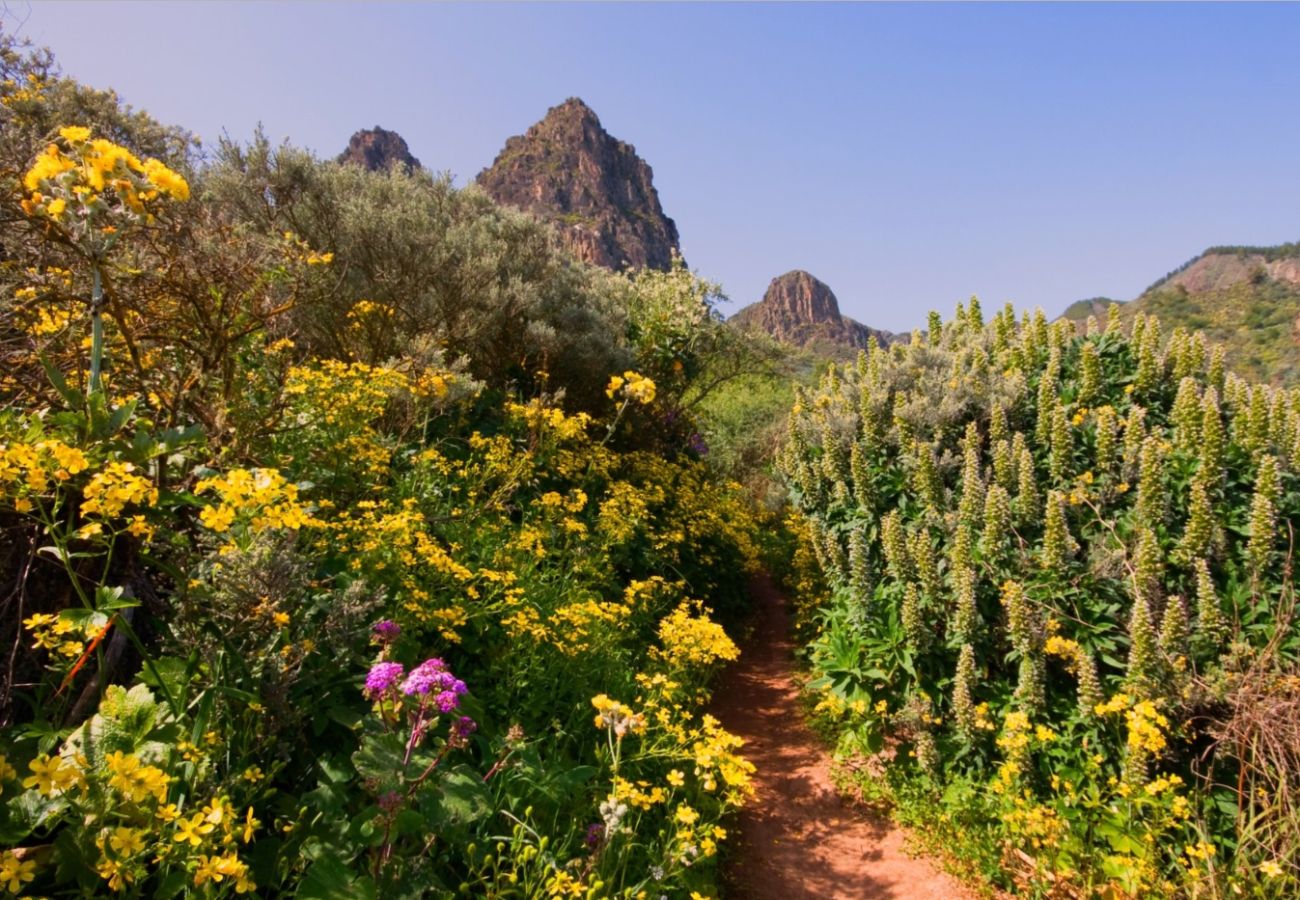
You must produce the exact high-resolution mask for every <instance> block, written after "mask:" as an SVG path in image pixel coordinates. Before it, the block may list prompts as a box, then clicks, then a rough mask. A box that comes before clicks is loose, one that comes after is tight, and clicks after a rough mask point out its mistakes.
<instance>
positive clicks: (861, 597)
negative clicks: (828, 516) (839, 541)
mask: <svg viewBox="0 0 1300 900" xmlns="http://www.w3.org/2000/svg"><path fill="white" fill-rule="evenodd" d="M849 587H850V588H851V589H852V590H853V595H854V597H855V598H857V600H858V602H859V603H861V604H863V605H866V603H867V598H868V597H870V596H871V551H870V548H869V547H868V543H867V532H866V528H865V527H863V526H859V527H857V528H854V529H853V530H852V531H850V532H849Z"/></svg>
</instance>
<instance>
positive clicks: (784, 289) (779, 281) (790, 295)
mask: <svg viewBox="0 0 1300 900" xmlns="http://www.w3.org/2000/svg"><path fill="white" fill-rule="evenodd" d="M763 303H764V304H766V305H767V306H768V308H769V309H770V310H771V311H772V313H774V314H782V315H784V316H786V317H789V318H791V319H793V320H795V321H798V322H803V323H814V322H839V321H841V319H842V318H843V317H842V316H841V315H840V303H839V301H838V300H836V299H835V292H834V291H832V290H831V289H830V287H829V286H827V284H826V283H825V282H824V281H821V280H819V279H817V278H814V277H813V276H812V275H810V274H809V273H807V272H805V271H804V270H803V269H795V270H794V271H791V272H786V273H785V274H784V275H778V276H777V277H775V278H773V279H772V283H771V284H769V285H768V286H767V292H766V293H764V294H763Z"/></svg>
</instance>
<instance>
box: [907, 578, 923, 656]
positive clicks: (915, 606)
mask: <svg viewBox="0 0 1300 900" xmlns="http://www.w3.org/2000/svg"><path fill="white" fill-rule="evenodd" d="M900 613H901V618H902V620H903V636H904V637H905V638H906V640H907V646H908V647H909V648H910V649H911V651H912V652H913V653H914V654H920V653H924V652H925V648H926V644H927V643H929V630H928V629H927V627H926V621H925V616H924V614H923V613H922V612H921V592H920V591H919V590H918V589H917V587H916V585H915V584H913V583H912V582H910V581H909V582H908V584H907V587H906V588H905V589H904V591H903V607H902V609H901V610H900Z"/></svg>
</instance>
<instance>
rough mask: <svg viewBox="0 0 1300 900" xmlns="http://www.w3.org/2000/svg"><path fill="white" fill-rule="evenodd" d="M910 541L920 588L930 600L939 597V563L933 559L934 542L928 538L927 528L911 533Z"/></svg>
mask: <svg viewBox="0 0 1300 900" xmlns="http://www.w3.org/2000/svg"><path fill="white" fill-rule="evenodd" d="M909 543H910V550H911V557H912V563H913V565H914V567H915V569H916V576H917V578H919V579H920V581H921V589H922V590H923V591H925V594H926V596H927V597H929V598H930V599H931V600H937V599H939V597H940V595H941V594H942V591H943V585H942V582H940V580H939V565H938V562H937V561H936V560H935V553H934V543H933V542H932V541H931V540H930V532H929V529H926V528H922V529H920V530H919V531H917V532H915V533H914V534H913V535H912V540H911V541H910V542H909Z"/></svg>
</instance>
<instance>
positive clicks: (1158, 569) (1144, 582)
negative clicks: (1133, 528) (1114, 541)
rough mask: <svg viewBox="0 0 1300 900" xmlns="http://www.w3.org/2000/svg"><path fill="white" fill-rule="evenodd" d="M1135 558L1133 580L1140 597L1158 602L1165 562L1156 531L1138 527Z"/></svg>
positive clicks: (1144, 526) (1141, 526)
mask: <svg viewBox="0 0 1300 900" xmlns="http://www.w3.org/2000/svg"><path fill="white" fill-rule="evenodd" d="M1133 557H1134V560H1133V578H1134V580H1135V581H1136V582H1137V593H1138V595H1139V596H1141V597H1144V598H1146V600H1147V601H1148V602H1151V603H1154V602H1157V601H1158V600H1159V599H1160V595H1161V593H1162V591H1161V585H1162V583H1163V581H1164V561H1163V558H1162V556H1161V553H1160V539H1159V538H1158V537H1157V536H1156V533H1155V530H1154V529H1152V528H1149V527H1147V526H1146V525H1139V526H1138V541H1137V548H1136V549H1135V551H1134V553H1133Z"/></svg>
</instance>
